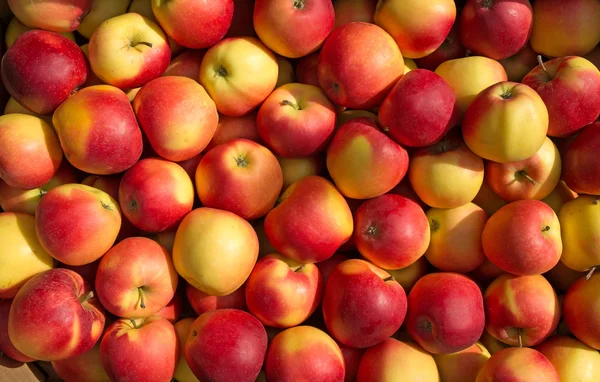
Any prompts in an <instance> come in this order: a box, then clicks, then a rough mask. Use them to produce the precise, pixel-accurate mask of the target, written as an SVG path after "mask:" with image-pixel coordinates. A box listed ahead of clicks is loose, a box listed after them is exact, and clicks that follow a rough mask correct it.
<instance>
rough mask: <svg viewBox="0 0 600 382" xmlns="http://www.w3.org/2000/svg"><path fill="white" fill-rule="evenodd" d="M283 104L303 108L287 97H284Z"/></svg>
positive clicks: (298, 108)
mask: <svg viewBox="0 0 600 382" xmlns="http://www.w3.org/2000/svg"><path fill="white" fill-rule="evenodd" d="M281 106H291V107H293V108H294V109H295V110H301V109H300V105H298V104H297V103H294V102H292V101H288V100H287V99H284V100H283V101H281Z"/></svg>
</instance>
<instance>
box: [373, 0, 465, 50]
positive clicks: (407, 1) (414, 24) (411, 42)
mask: <svg viewBox="0 0 600 382" xmlns="http://www.w3.org/2000/svg"><path fill="white" fill-rule="evenodd" d="M455 19H456V5H455V3H454V1H452V0H430V1H420V0H383V1H379V2H378V3H377V9H376V10H375V24H377V25H379V26H380V27H382V28H383V29H385V30H386V31H387V32H388V33H389V34H390V35H392V37H393V38H394V40H395V41H396V43H397V44H398V47H400V51H401V52H402V55H403V56H405V57H408V58H421V57H425V56H427V55H428V54H430V53H432V52H433V51H435V50H436V49H437V48H439V46H440V45H442V43H443V42H444V39H445V38H446V36H448V33H449V32H450V28H452V25H453V24H454V21H455Z"/></svg>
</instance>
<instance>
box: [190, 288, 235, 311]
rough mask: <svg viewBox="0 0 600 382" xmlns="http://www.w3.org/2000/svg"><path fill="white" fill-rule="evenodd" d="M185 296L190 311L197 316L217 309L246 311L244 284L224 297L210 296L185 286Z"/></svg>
mask: <svg viewBox="0 0 600 382" xmlns="http://www.w3.org/2000/svg"><path fill="white" fill-rule="evenodd" d="M185 295H186V297H187V299H188V301H189V303H190V305H191V306H192V309H194V311H195V312H196V313H197V314H198V315H201V314H202V313H206V312H210V311H212V310H217V309H238V310H246V286H245V284H244V285H242V286H241V287H239V288H238V289H236V290H235V291H233V292H232V293H231V294H227V295H224V296H211V295H209V294H206V293H204V292H202V291H201V290H200V289H197V288H195V287H194V286H193V285H191V284H186V289H185Z"/></svg>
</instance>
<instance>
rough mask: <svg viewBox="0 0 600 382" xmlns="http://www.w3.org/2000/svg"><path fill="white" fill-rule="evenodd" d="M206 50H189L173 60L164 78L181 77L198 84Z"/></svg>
mask: <svg viewBox="0 0 600 382" xmlns="http://www.w3.org/2000/svg"><path fill="white" fill-rule="evenodd" d="M205 53H206V50H204V49H198V50H187V51H185V52H183V53H181V54H180V55H178V56H177V57H175V58H174V59H173V60H171V63H170V64H169V66H168V67H167V70H166V71H165V72H164V73H163V76H181V77H187V78H191V79H192V80H194V81H196V82H198V80H199V78H198V73H200V65H201V64H202V59H203V58H204V54H205Z"/></svg>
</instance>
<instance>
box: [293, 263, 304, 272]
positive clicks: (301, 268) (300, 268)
mask: <svg viewBox="0 0 600 382" xmlns="http://www.w3.org/2000/svg"><path fill="white" fill-rule="evenodd" d="M305 267H306V264H302V265H301V266H299V267H298V268H296V269H294V272H296V273H298V272H300V271H301V270H303V269H304V268H305Z"/></svg>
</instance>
